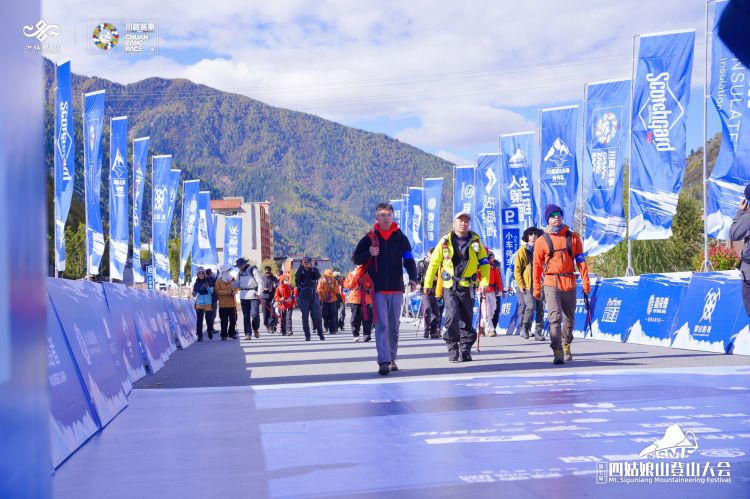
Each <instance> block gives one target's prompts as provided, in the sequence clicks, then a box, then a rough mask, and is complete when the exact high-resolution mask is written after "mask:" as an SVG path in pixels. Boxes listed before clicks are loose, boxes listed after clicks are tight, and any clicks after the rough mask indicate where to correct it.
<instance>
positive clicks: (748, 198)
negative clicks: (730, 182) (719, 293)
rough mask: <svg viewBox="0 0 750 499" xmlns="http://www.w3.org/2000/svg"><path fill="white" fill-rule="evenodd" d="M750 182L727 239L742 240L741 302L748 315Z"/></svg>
mask: <svg viewBox="0 0 750 499" xmlns="http://www.w3.org/2000/svg"><path fill="white" fill-rule="evenodd" d="M748 204H750V184H747V185H746V186H745V197H744V198H743V199H742V200H741V201H740V204H739V206H738V207H737V214H736V215H735V217H734V221H733V222H732V226H731V227H729V239H731V240H732V241H744V242H745V244H744V246H743V247H742V258H741V260H740V275H741V276H742V303H743V304H744V306H745V313H747V315H748V316H750V244H748V241H750V210H748V209H747V208H748Z"/></svg>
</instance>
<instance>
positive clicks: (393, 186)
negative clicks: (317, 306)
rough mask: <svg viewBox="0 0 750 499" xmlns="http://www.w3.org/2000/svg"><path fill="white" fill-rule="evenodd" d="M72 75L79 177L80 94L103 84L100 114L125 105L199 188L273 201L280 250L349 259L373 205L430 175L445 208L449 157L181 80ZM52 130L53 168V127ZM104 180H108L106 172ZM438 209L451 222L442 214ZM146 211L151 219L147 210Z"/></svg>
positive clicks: (158, 150) (140, 129) (133, 122)
mask: <svg viewBox="0 0 750 499" xmlns="http://www.w3.org/2000/svg"><path fill="white" fill-rule="evenodd" d="M46 69H47V71H46V76H47V81H46V90H47V103H48V113H47V120H48V125H51V124H52V120H53V119H54V115H53V114H52V105H51V104H52V103H53V102H54V101H53V99H54V87H53V85H54V65H52V64H51V63H49V62H47V64H46ZM73 69H75V67H74V68H73ZM72 81H73V103H74V120H75V124H76V132H77V133H78V135H77V136H76V149H77V157H78V160H77V167H78V172H77V176H76V177H77V185H79V186H80V185H82V169H83V168H82V165H83V157H82V145H81V140H80V137H81V135H80V127H81V97H80V96H81V94H82V93H85V92H90V91H94V90H101V89H104V90H106V91H107V96H106V101H105V102H106V104H105V117H106V118H110V117H114V116H120V115H127V116H128V122H129V126H130V131H129V137H130V139H133V138H136V137H142V136H146V135H148V136H150V137H151V152H152V153H153V154H172V155H173V160H174V165H175V166H174V167H176V168H182V169H183V179H189V178H200V179H201V184H202V188H203V189H209V190H211V191H212V196H213V197H214V198H216V197H219V196H243V197H244V198H245V199H247V200H251V201H260V200H268V201H270V202H271V220H272V222H273V224H274V232H275V237H276V240H277V241H280V242H282V245H281V247H279V245H277V247H276V254H284V253H288V252H302V251H305V252H307V253H313V254H318V255H326V256H329V257H331V259H332V261H333V262H334V263H336V264H338V265H340V266H344V267H348V266H349V265H350V264H349V256H350V253H351V250H352V249H353V245H354V244H355V243H356V241H357V240H358V239H359V237H361V235H362V234H363V231H364V230H365V229H366V227H368V226H369V225H370V222H371V220H372V218H373V217H372V213H373V210H374V207H375V205H376V204H377V203H378V202H380V201H382V200H388V199H390V198H399V197H400V196H401V193H403V192H404V191H405V190H406V187H407V186H409V185H421V182H422V179H423V178H426V177H440V176H442V177H445V179H446V182H445V189H444V193H443V200H444V202H443V205H444V206H445V207H446V210H445V212H446V215H447V213H448V212H449V210H448V205H449V204H450V199H451V197H450V185H451V181H450V180H451V178H452V171H451V167H452V164H451V163H449V162H447V161H444V160H442V159H440V158H438V157H436V156H433V155H430V154H428V153H425V152H424V151H421V150H419V149H417V148H415V147H413V146H410V145H408V144H404V143H402V142H399V141H398V140H395V139H393V138H391V137H388V136H386V135H383V134H374V133H370V132H366V131H363V130H358V129H354V128H350V127H346V126H343V125H340V124H338V123H334V122H331V121H328V120H324V119H322V118H320V117H317V116H313V115H310V114H306V113H300V112H295V111H289V110H286V109H280V108H276V107H272V106H269V105H266V104H263V103H262V102H259V101H257V100H253V99H250V98H248V97H244V96H240V95H236V94H230V93H226V92H222V91H219V90H215V89H212V88H209V87H206V86H204V85H197V84H194V83H192V82H190V81H187V80H167V79H162V78H149V79H146V80H143V81H140V82H137V83H133V84H130V85H120V84H117V83H113V82H111V81H107V80H102V79H99V78H87V77H82V76H79V75H75V74H74V75H73V80H72ZM108 124H109V120H108V119H107V120H106V126H105V130H104V134H103V135H104V142H103V148H102V150H103V153H104V164H105V165H106V164H108V152H109V141H108V139H109V137H108V134H109V129H108ZM48 129H49V127H48ZM48 139H49V140H48V166H49V167H50V168H51V165H52V163H51V161H52V141H51V134H48ZM103 182H104V185H105V186H106V185H107V184H106V176H105V177H104V178H103ZM106 191H107V189H105V188H104V187H103V188H102V194H103V200H102V204H103V206H106V205H107V202H108V201H107V195H108V194H107V193H106ZM147 192H148V189H147ZM146 197H147V199H146V202H145V204H144V207H145V208H146V210H148V209H149V207H150V201H149V199H148V194H147V196H146ZM178 215H179V210H177V212H176V216H178ZM443 218H444V224H442V225H443V226H444V229H445V230H447V221H446V220H447V216H445V217H443ZM143 219H144V220H146V221H147V220H148V219H149V218H148V215H147V213H146V214H144V217H143ZM146 234H148V232H146ZM144 237H148V236H144ZM284 242H286V243H284Z"/></svg>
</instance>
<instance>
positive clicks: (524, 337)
mask: <svg viewBox="0 0 750 499" xmlns="http://www.w3.org/2000/svg"><path fill="white" fill-rule="evenodd" d="M521 338H523V339H524V340H528V339H529V331H528V330H527V329H524V330H523V332H522V333H521Z"/></svg>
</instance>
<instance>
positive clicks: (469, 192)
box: [453, 165, 477, 231]
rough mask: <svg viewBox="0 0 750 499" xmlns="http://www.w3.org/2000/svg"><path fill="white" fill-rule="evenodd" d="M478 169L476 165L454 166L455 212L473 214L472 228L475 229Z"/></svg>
mask: <svg viewBox="0 0 750 499" xmlns="http://www.w3.org/2000/svg"><path fill="white" fill-rule="evenodd" d="M476 171H477V168H476V166H474V165H468V166H454V167H453V214H454V215H455V214H456V213H460V212H463V213H468V214H469V215H471V229H472V230H474V231H476V230H475V221H474V201H475V198H476Z"/></svg>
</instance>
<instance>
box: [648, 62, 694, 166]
mask: <svg viewBox="0 0 750 499" xmlns="http://www.w3.org/2000/svg"><path fill="white" fill-rule="evenodd" d="M646 80H647V81H648V90H649V96H648V99H647V100H646V102H645V103H644V104H643V107H641V109H640V110H639V111H638V118H639V119H640V120H641V123H642V124H643V128H644V129H645V130H647V133H646V139H647V141H648V143H649V144H654V145H655V146H656V150H657V151H659V152H668V151H675V150H676V149H675V147H674V146H673V145H672V140H671V137H670V131H671V130H672V128H674V127H675V125H677V123H679V122H680V120H681V119H682V118H683V117H684V116H685V109H684V108H683V107H682V104H680V101H679V99H677V97H675V95H674V93H673V92H672V89H671V88H670V87H669V73H666V72H662V73H659V74H658V75H656V76H654V74H653V73H648V74H647V75H646Z"/></svg>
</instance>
